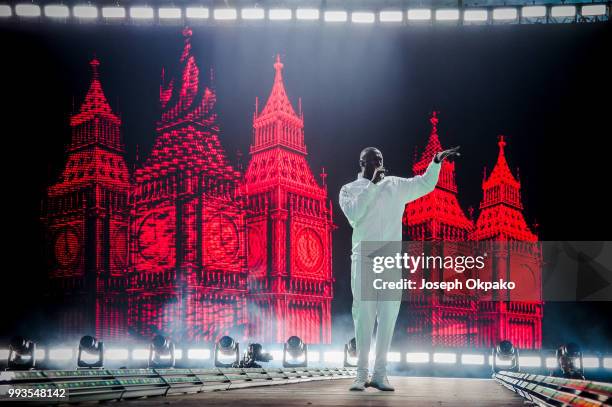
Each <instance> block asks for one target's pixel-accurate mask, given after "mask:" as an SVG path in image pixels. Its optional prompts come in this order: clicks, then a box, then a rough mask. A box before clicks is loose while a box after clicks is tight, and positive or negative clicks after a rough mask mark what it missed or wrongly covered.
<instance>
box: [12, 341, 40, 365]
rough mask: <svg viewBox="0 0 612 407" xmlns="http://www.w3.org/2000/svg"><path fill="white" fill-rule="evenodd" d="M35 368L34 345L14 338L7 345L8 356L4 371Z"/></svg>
mask: <svg viewBox="0 0 612 407" xmlns="http://www.w3.org/2000/svg"><path fill="white" fill-rule="evenodd" d="M34 366H36V343H34V342H33V341H31V340H29V339H26V338H24V337H23V336H15V337H13V338H12V339H11V342H10V344H9V354H8V360H7V368H6V370H30V369H34Z"/></svg>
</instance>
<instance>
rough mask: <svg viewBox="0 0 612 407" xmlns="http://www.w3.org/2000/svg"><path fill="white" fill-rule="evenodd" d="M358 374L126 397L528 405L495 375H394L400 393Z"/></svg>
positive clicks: (404, 406) (173, 401) (176, 401)
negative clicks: (359, 386) (364, 381)
mask: <svg viewBox="0 0 612 407" xmlns="http://www.w3.org/2000/svg"><path fill="white" fill-rule="evenodd" d="M352 380H353V379H336V380H324V381H312V382H304V383H293V384H285V385H274V386H262V387H251V388H246V389H236V390H229V391H217V392H209V393H199V394H190V395H175V396H170V397H156V398H150V399H139V400H132V401H123V402H122V403H121V404H122V405H130V406H132V405H134V406H139V405H140V406H160V407H161V406H164V407H165V406H168V405H176V406H198V407H199V406H203V405H205V406H207V407H208V406H240V405H245V406H249V407H256V406H265V407H276V406H278V407H280V406H283V407H284V406H313V407H315V406H351V407H355V406H364V405H365V406H385V407H393V406H398V407H400V406H401V407H412V406H414V407H426V406H436V407H442V406H462V407H463V406H470V407H476V406H487V407H494V406H504V407H513V406H524V403H523V399H522V398H521V397H519V396H518V395H516V394H515V393H513V392H512V391H510V390H508V389H506V388H504V387H502V386H501V385H499V384H497V383H495V382H494V381H493V380H491V379H458V378H442V377H399V376H394V377H390V378H389V381H390V382H391V384H393V385H394V386H395V389H396V390H395V392H381V391H378V390H376V389H367V390H366V391H365V392H352V391H348V387H349V385H350V384H351V382H352Z"/></svg>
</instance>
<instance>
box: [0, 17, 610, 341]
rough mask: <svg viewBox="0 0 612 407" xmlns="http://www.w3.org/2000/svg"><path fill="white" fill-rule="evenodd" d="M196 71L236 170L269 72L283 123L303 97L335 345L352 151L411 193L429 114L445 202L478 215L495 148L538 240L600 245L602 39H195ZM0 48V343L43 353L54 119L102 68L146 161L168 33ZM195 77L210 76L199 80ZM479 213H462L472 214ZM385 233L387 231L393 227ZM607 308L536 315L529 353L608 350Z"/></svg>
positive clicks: (576, 32)
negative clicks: (322, 182)
mask: <svg viewBox="0 0 612 407" xmlns="http://www.w3.org/2000/svg"><path fill="white" fill-rule="evenodd" d="M193 31H194V38H193V40H192V41H193V46H194V52H195V54H196V57H197V58H198V64H199V66H200V69H201V70H203V71H207V70H208V69H210V68H211V67H213V68H214V76H215V81H214V86H215V88H216V90H217V98H218V105H217V108H218V112H219V123H220V127H221V140H222V143H223V145H224V147H225V148H226V150H227V152H228V155H229V157H230V159H232V160H233V161H234V162H235V161H236V158H237V151H238V150H240V151H242V152H243V154H244V156H245V160H244V161H245V163H246V158H248V146H249V144H250V137H251V126H252V117H253V111H254V100H255V97H256V96H258V97H259V98H260V108H261V107H262V106H263V104H264V103H265V100H267V97H268V95H269V92H270V89H271V86H272V80H273V77H274V71H273V68H272V64H273V61H274V55H275V54H276V53H280V54H281V57H282V59H283V63H284V64H285V69H284V71H283V75H284V78H285V85H286V87H287V91H288V94H289V97H290V99H291V101H292V103H293V105H294V107H295V108H296V109H297V98H298V97H300V96H301V97H302V105H303V110H304V116H305V137H306V144H307V146H308V151H309V157H308V160H309V162H310V164H311V168H312V170H313V172H314V173H315V175H316V176H317V174H319V173H320V169H321V167H322V166H325V167H326V171H327V172H328V173H329V177H328V185H329V197H330V199H331V200H332V201H333V203H334V212H335V222H336V223H337V224H338V226H339V229H338V230H337V231H336V232H335V233H334V236H333V238H334V243H333V259H334V261H333V266H334V275H335V278H336V283H335V297H334V301H333V313H334V324H335V330H334V339H335V340H338V341H345V340H346V335H348V334H347V332H349V331H347V330H350V329H351V320H350V314H349V312H350V304H351V294H350V285H349V274H350V270H349V258H348V256H349V251H350V233H351V229H350V226H349V225H348V223H347V222H346V220H345V219H344V218H343V216H342V214H341V212H340V210H339V207H338V205H337V196H338V191H339V189H340V186H341V185H342V184H344V183H347V182H349V181H351V180H352V179H354V177H355V176H356V173H357V170H358V167H357V164H358V162H357V158H358V154H359V151H360V150H361V149H362V148H363V147H365V146H368V145H373V146H377V147H378V148H380V149H381V150H382V152H383V154H384V157H385V166H386V167H388V168H390V169H391V172H392V173H393V174H394V175H400V176H409V175H411V165H412V162H413V157H414V152H415V149H416V151H418V152H419V153H420V152H421V151H422V149H423V147H424V146H425V143H426V142H427V138H428V135H429V130H430V125H429V122H428V118H429V114H430V112H431V111H432V110H438V111H440V115H439V117H440V124H439V134H440V139H441V142H442V144H443V145H444V146H447V147H450V146H454V145H461V147H462V157H461V158H460V160H459V161H458V163H457V167H456V168H457V170H456V176H457V184H458V187H459V199H460V202H461V204H462V206H463V208H464V210H467V208H468V207H469V206H473V207H474V208H475V209H477V208H478V205H479V203H480V200H481V197H482V189H481V182H482V174H483V168H484V167H487V169H489V170H490V169H491V168H492V166H493V165H494V164H495V160H496V157H497V151H498V147H497V135H499V134H504V135H505V136H506V140H507V143H508V145H507V147H506V151H507V157H508V161H509V163H510V166H511V168H512V169H513V170H514V171H516V170H515V169H516V167H520V180H521V183H522V188H523V203H524V206H525V211H524V213H525V215H526V219H527V221H528V223H529V224H530V225H532V224H534V223H537V224H539V225H540V226H539V228H538V234H539V237H540V239H541V240H605V239H607V238H609V237H610V232H609V230H608V229H607V225H608V224H609V218H610V215H609V213H610V212H609V211H610V209H609V206H610V201H609V198H608V189H609V185H610V180H609V175H610V170H609V168H610V167H609V160H610V158H609V154H608V153H607V152H606V149H605V148H606V145H607V143H608V139H609V138H610V136H611V135H612V134H611V133H612V132H611V131H610V113H611V109H610V100H609V91H606V90H605V89H606V87H609V85H610V81H609V73H610V72H612V64H611V63H610V59H609V58H606V53H609V44H610V40H611V39H612V36H611V25H610V24H606V23H601V24H582V25H574V24H572V25H540V26H536V25H531V26H527V25H526V26H494V27H492V26H481V27H416V28H408V27H399V28H398V27H396V28H386V27H380V26H372V27H354V26H349V25H347V26H344V27H329V26H324V25H321V26H315V27H312V26H310V27H304V26H300V24H296V25H292V24H289V25H280V26H276V25H274V26H272V25H267V26H266V25H263V26H259V27H247V26H242V27H241V28H238V27H236V26H232V27H217V28H211V27H194V30H193ZM0 40H1V41H0V43H1V44H2V53H1V54H0V55H2V62H1V63H0V78H1V79H2V91H1V94H2V102H3V107H2V109H1V110H0V117H1V119H2V120H1V123H2V132H1V134H2V145H3V149H2V152H3V154H2V156H3V160H2V161H3V164H2V175H3V179H4V183H3V184H4V185H3V194H2V196H3V206H4V213H5V223H4V228H3V230H4V238H3V240H4V243H3V246H4V250H3V252H4V258H5V259H4V267H3V273H4V275H5V277H4V279H3V284H2V286H3V292H4V293H3V295H2V304H0V305H1V306H2V310H4V311H3V313H2V329H1V332H0V334H2V335H3V336H9V335H11V334H13V333H16V332H23V333H28V334H30V335H34V336H41V335H44V331H45V329H52V328H50V327H48V326H47V325H46V319H45V310H44V308H43V307H42V301H41V298H42V294H43V293H44V289H45V286H44V279H45V276H46V266H45V262H44V259H43V256H42V245H43V241H42V238H41V229H40V228H41V225H40V221H39V217H40V202H41V199H42V197H43V196H44V194H45V188H46V186H47V185H48V184H50V183H52V182H54V180H56V179H57V177H58V175H59V173H60V172H61V169H62V166H63V164H64V158H65V155H64V147H65V146H66V144H68V143H69V140H70V129H69V126H68V119H69V115H70V113H71V112H72V111H73V106H74V108H76V109H78V107H79V106H80V103H81V102H82V99H83V97H84V95H85V92H86V91H87V88H88V84H89V81H90V69H89V65H88V61H89V60H90V59H91V58H92V57H93V56H94V55H97V57H98V58H99V59H100V60H101V66H100V72H101V81H102V85H103V88H104V91H105V94H106V96H107V98H108V100H109V102H110V104H111V106H112V108H113V110H114V111H115V112H118V113H120V114H121V117H122V120H123V138H124V141H125V144H126V151H127V153H126V154H127V159H128V163H129V164H130V165H133V164H134V158H135V152H136V146H137V145H138V147H139V150H140V155H141V157H145V156H146V155H147V154H148V152H149V151H150V148H151V146H152V143H153V141H154V138H155V132H154V125H155V121H156V120H157V118H158V115H159V110H158V109H159V106H158V100H159V99H158V98H159V83H160V73H161V69H162V66H165V67H166V68H167V70H170V73H172V72H173V69H176V66H177V63H178V58H179V56H180V52H181V49H182V46H183V39H182V36H181V28H180V27H146V26H115V27H111V26H103V25H64V24H52V23H48V24H40V25H39V24H33V25H25V24H24V25H18V24H5V25H4V26H0ZM203 76H208V75H207V74H206V73H204V74H203ZM476 213H477V211H476ZM398 221H399V220H398ZM610 309H611V308H610V306H609V305H608V303H547V304H546V308H545V313H544V346H545V347H554V346H557V345H558V344H559V343H561V342H565V341H568V340H575V341H578V342H579V343H581V344H582V345H583V347H585V348H591V349H596V350H602V351H603V350H605V349H608V350H609V349H611V348H612V329H611V328H612V326H611V322H610V317H609V316H610V313H609V311H610Z"/></svg>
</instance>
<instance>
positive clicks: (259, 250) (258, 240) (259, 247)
mask: <svg viewBox="0 0 612 407" xmlns="http://www.w3.org/2000/svg"><path fill="white" fill-rule="evenodd" d="M262 229H263V228H262V227H259V226H251V227H249V243H248V245H249V246H248V249H249V254H248V258H249V269H250V271H259V269H260V267H261V266H262V264H263V263H264V259H265V255H266V236H265V235H264V234H263V233H264V232H263V230H262Z"/></svg>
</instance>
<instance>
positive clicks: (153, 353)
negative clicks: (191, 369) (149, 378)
mask: <svg viewBox="0 0 612 407" xmlns="http://www.w3.org/2000/svg"><path fill="white" fill-rule="evenodd" d="M175 362H176V357H175V354H174V343H173V342H172V341H171V340H170V339H169V338H167V337H165V336H162V335H155V336H154V337H153V340H151V344H150V345H149V367H152V368H159V369H170V368H173V367H174V364H175Z"/></svg>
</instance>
